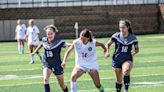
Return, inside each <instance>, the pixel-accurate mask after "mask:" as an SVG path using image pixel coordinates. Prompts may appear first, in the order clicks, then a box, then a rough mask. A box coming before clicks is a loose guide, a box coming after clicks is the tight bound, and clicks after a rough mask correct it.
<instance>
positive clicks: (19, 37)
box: [17, 36, 26, 40]
mask: <svg viewBox="0 0 164 92" xmlns="http://www.w3.org/2000/svg"><path fill="white" fill-rule="evenodd" d="M25 38H26V36H17V39H21V40H25Z"/></svg>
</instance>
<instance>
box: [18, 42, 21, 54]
mask: <svg viewBox="0 0 164 92" xmlns="http://www.w3.org/2000/svg"><path fill="white" fill-rule="evenodd" d="M18 53H19V54H21V45H19V44H18Z"/></svg>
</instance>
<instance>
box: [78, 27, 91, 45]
mask: <svg viewBox="0 0 164 92" xmlns="http://www.w3.org/2000/svg"><path fill="white" fill-rule="evenodd" d="M80 35H81V36H83V37H86V38H89V42H92V41H93V34H92V32H91V31H90V30H89V29H84V30H82V31H81V33H80Z"/></svg>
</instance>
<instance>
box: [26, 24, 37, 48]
mask: <svg viewBox="0 0 164 92" xmlns="http://www.w3.org/2000/svg"><path fill="white" fill-rule="evenodd" d="M38 33H40V32H39V29H38V27H37V26H35V25H34V26H33V27H28V28H27V33H26V35H28V45H34V46H37V45H39V38H37V39H36V41H35V39H34V38H35V37H36V35H37V34H38Z"/></svg>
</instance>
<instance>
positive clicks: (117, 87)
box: [116, 83, 122, 92]
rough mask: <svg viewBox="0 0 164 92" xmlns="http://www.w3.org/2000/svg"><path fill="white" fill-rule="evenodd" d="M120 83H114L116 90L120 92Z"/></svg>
mask: <svg viewBox="0 0 164 92" xmlns="http://www.w3.org/2000/svg"><path fill="white" fill-rule="evenodd" d="M121 88H122V84H118V83H116V92H121Z"/></svg>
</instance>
